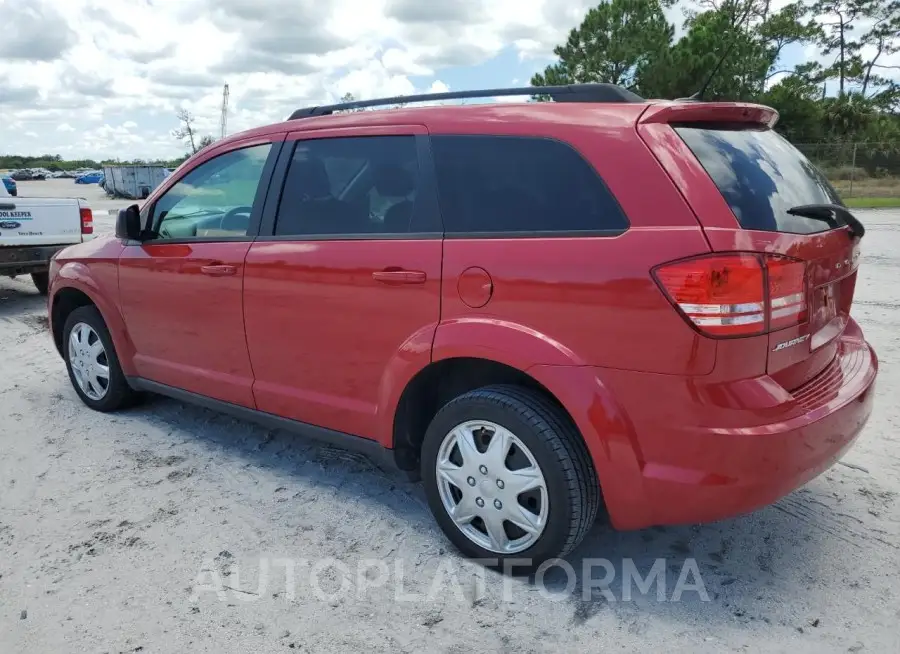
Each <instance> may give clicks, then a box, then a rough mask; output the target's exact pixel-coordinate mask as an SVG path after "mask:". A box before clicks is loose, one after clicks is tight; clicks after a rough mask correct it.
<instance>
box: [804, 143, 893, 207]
mask: <svg viewBox="0 0 900 654" xmlns="http://www.w3.org/2000/svg"><path fill="white" fill-rule="evenodd" d="M795 145H796V146H797V148H799V149H800V151H801V152H803V154H805V155H806V156H807V157H808V158H809V160H810V161H812V162H813V163H814V164H815V165H816V166H818V167H819V168H820V169H821V170H822V172H824V173H825V175H826V177H828V179H829V180H830V181H831V183H832V184H833V185H834V187H835V188H836V189H837V191H838V193H840V194H841V197H843V198H900V142H895V143H798V144H795Z"/></svg>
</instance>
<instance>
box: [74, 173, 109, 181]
mask: <svg viewBox="0 0 900 654" xmlns="http://www.w3.org/2000/svg"><path fill="white" fill-rule="evenodd" d="M102 179H103V173H102V172H99V171H92V172H89V173H85V174H83V175H80V176H79V177H76V178H75V183H76V184H99V183H100V181H101V180H102Z"/></svg>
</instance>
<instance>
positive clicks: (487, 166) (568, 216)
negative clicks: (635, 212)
mask: <svg viewBox="0 0 900 654" xmlns="http://www.w3.org/2000/svg"><path fill="white" fill-rule="evenodd" d="M431 142H432V149H433V151H434V162H435V169H436V173H437V183H438V194H439V196H440V203H441V214H442V216H443V219H444V228H445V230H446V232H447V234H459V235H466V234H471V235H473V236H477V235H481V236H487V235H498V236H502V235H505V234H510V235H515V234H519V235H532V234H534V235H537V234H541V235H547V234H551V233H558V234H577V233H582V234H591V235H612V234H618V233H621V232H622V231H624V230H625V229H627V227H628V219H627V218H626V217H625V214H624V213H623V212H622V209H621V207H619V204H618V202H617V201H616V199H615V198H614V197H613V195H612V193H611V192H610V191H609V189H608V188H607V187H606V185H605V184H604V183H603V181H602V180H601V179H600V177H599V176H598V175H597V173H596V171H595V170H594V169H593V167H591V165H590V164H589V163H588V162H587V161H585V160H584V159H583V158H582V157H581V155H580V154H578V152H576V151H575V150H574V149H573V148H572V147H571V146H569V145H567V144H565V143H562V142H560V141H555V140H552V139H546V138H531V137H518V136H475V135H471V136H469V135H466V136H449V135H447V136H433V137H432V139H431Z"/></svg>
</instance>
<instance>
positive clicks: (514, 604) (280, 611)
mask: <svg viewBox="0 0 900 654" xmlns="http://www.w3.org/2000/svg"><path fill="white" fill-rule="evenodd" d="M73 188H74V189H77V190H78V192H77V193H76V192H75V191H74V190H71V189H73ZM20 189H21V191H20V192H21V195H22V196H27V195H29V194H30V193H32V189H34V190H35V191H39V192H42V193H44V194H50V193H58V194H62V195H66V194H71V195H83V196H86V197H88V198H89V199H91V200H92V201H93V204H94V208H95V215H96V217H95V220H96V223H97V225H98V229H99V230H108V229H111V227H112V217H111V216H106V217H104V216H103V215H102V213H103V212H104V211H105V210H106V209H115V208H118V207H120V206H123V204H127V203H122V202H109V201H102V202H97V200H98V199H99V198H100V195H99V194H98V192H97V189H96V188H95V187H76V186H74V185H73V184H72V182H71V181H69V180H61V181H50V182H33V183H28V182H24V183H21V184H20ZM57 189H58V190H57ZM91 194H93V195H94V197H90V196H91ZM858 215H859V217H860V218H861V219H862V220H863V221H864V222H865V223H866V225H867V228H868V230H869V231H868V234H867V236H866V238H865V241H864V246H863V255H864V260H863V266H862V271H861V276H860V282H859V284H858V287H857V295H856V302H855V307H854V313H855V315H856V317H857V319H858V320H859V321H860V322H861V323H862V326H863V329H864V330H865V331H866V334H867V336H868V337H869V339H870V340H871V341H872V342H873V343H874V345H875V347H876V349H877V351H878V354H879V355H880V358H881V366H882V367H881V376H880V380H879V386H878V389H877V393H878V399H877V402H876V408H875V414H874V416H873V417H872V419H871V421H870V422H869V425H868V427H867V428H866V430H865V433H864V434H863V437H862V438H861V440H860V441H859V443H858V445H857V446H856V447H855V448H854V449H853V450H851V451H850V453H849V454H848V455H847V456H846V458H845V459H844V460H843V461H842V462H841V463H840V464H839V465H836V466H835V467H834V468H833V469H832V470H830V471H829V472H827V473H826V474H825V475H823V476H822V477H820V478H818V479H816V480H814V481H813V482H811V483H810V484H809V485H808V486H807V487H805V488H803V489H801V490H799V491H798V492H796V493H794V494H793V495H791V496H789V497H787V498H785V499H784V500H782V501H781V502H779V503H778V504H776V505H774V506H772V507H770V508H767V509H765V510H762V511H759V512H757V513H755V514H753V515H749V516H745V517H741V518H738V519H734V520H729V521H724V522H720V523H716V524H712V525H705V526H696V527H673V528H658V529H649V530H646V531H643V532H635V533H615V532H612V531H610V530H609V529H608V528H606V527H605V526H604V525H602V524H601V523H598V524H597V525H596V526H595V528H594V530H593V531H592V532H591V534H590V535H589V537H588V538H587V539H586V541H585V542H584V544H583V545H582V546H581V547H580V548H579V549H578V551H577V552H576V553H575V554H574V555H573V556H571V557H569V559H568V560H569V562H570V563H571V565H572V568H573V569H574V570H575V571H576V572H575V575H574V577H573V578H572V579H571V582H570V584H569V588H568V590H567V589H566V584H567V581H569V580H568V576H567V573H566V572H565V571H564V570H563V569H561V568H556V569H553V570H552V571H551V572H549V573H548V574H547V575H546V577H545V578H544V584H539V583H537V582H536V581H535V580H528V579H521V578H519V579H513V580H508V579H506V580H504V578H503V577H501V576H498V575H496V574H494V573H490V572H488V573H484V572H483V571H482V572H481V576H479V574H478V572H479V570H480V569H478V568H475V567H473V566H471V565H470V564H469V563H467V562H465V561H463V560H462V559H461V558H459V557H458V556H456V554H455V552H454V551H453V550H451V548H450V546H449V544H448V543H447V542H446V541H445V539H444V538H443V536H442V535H441V534H440V532H439V531H438V528H437V527H436V525H435V524H434V523H433V521H432V518H431V516H430V514H429V512H428V509H427V507H426V504H425V500H424V496H423V493H422V491H421V488H420V487H419V486H418V485H415V484H411V483H409V482H408V481H406V480H404V479H401V478H398V477H393V476H391V475H389V474H387V473H384V472H382V471H381V470H379V469H378V468H376V467H374V466H373V465H372V464H371V463H369V462H368V461H367V460H366V459H364V458H359V457H357V456H355V455H351V454H348V453H345V452H342V451H340V450H336V449H333V448H330V447H323V446H319V445H316V444H314V443H309V442H303V441H301V440H298V439H297V438H296V437H293V436H290V435H286V434H284V433H281V432H274V431H267V430H264V429H260V428H258V427H255V426H253V425H250V424H247V423H243V422H240V421H236V420H232V419H230V418H227V417H223V416H220V415H217V414H215V413H212V412H208V411H205V410H202V409H197V408H193V407H190V406H186V405H183V404H180V403H178V402H174V401H170V400H166V399H162V398H155V399H151V400H149V401H148V402H146V403H145V404H143V405H142V406H140V407H139V408H136V409H133V410H130V411H128V412H125V413H122V414H118V415H100V414H97V413H92V412H90V411H89V410H88V409H86V408H85V407H84V406H83V405H82V404H81V403H80V402H79V401H78V399H77V397H76V395H75V393H74V391H73V390H72V389H71V387H70V385H69V382H68V379H67V377H66V374H65V370H64V366H63V363H62V361H61V360H60V358H59V356H58V355H57V353H56V352H55V350H54V349H53V347H52V345H51V342H50V339H49V337H48V334H47V330H46V328H47V323H46V318H45V314H46V311H45V305H44V301H43V299H42V298H40V297H39V296H38V295H37V294H36V292H35V290H34V288H33V286H32V285H31V283H30V280H28V278H27V277H22V278H18V279H16V280H13V281H10V280H7V279H5V278H3V279H0V334H2V343H3V349H2V354H0V371H2V375H0V427H2V429H0V452H2V454H0V652H4V653H6V652H23V653H24V652H28V653H37V652H76V651H78V652H82V651H83V652H110V653H112V652H144V653H150V652H154V653H155V652H279V651H285V652H289V651H302V652H352V651H366V652H459V653H462V652H466V651H501V652H544V651H566V652H576V651H601V650H609V649H616V650H622V651H634V650H637V649H638V648H649V651H654V650H655V651H690V652H721V651H772V652H788V651H790V652H807V651H808V652H823V651H824V652H832V651H833V652H898V651H900V628H898V627H897V624H898V620H900V597H898V595H900V593H898V590H897V588H898V587H897V580H898V579H900V503H898V493H900V441H898V431H897V427H898V426H900V410H898V407H897V399H896V398H897V397H898V389H900V335H898V333H897V326H898V325H900V284H898V281H900V212H896V211H895V212H889V211H869V212H863V211H860V212H859V214H858ZM892 397H893V398H894V400H891V398H892ZM596 558H603V559H606V560H608V562H609V565H610V566H611V569H612V571H613V572H614V574H615V577H614V578H613V580H612V581H611V583H610V584H609V586H608V588H607V589H606V592H604V590H603V589H602V588H599V587H595V588H591V583H590V582H589V580H588V579H587V578H586V577H585V575H584V569H583V568H584V566H583V562H584V561H585V560H586V559H596ZM624 559H631V560H632V562H633V565H634V566H635V567H636V569H637V570H638V572H639V573H640V574H641V575H643V576H647V574H648V573H649V572H650V571H651V570H652V566H653V565H654V563H655V561H656V560H657V559H665V566H666V567H665V573H664V576H663V577H662V579H663V580H664V581H665V584H666V587H665V589H664V592H662V593H659V591H660V584H656V585H654V586H653V587H652V588H650V589H649V591H648V592H643V593H642V592H640V591H639V590H638V589H636V588H631V587H630V585H628V584H623V582H622V578H623V570H624V569H625V566H627V565H629V564H628V563H626V562H624ZM285 560H288V561H291V562H293V565H294V566H295V568H294V580H293V583H288V581H287V576H288V575H287V572H286V570H287V569H288V567H289V565H290V564H287V563H285ZM685 564H687V566H688V567H685ZM694 564H696V566H697V567H696V570H697V571H698V572H699V577H700V579H701V581H702V586H703V589H704V590H705V595H706V596H707V598H708V601H704V598H703V597H702V595H703V594H702V593H700V592H696V591H691V590H685V592H684V593H683V594H681V597H680V601H671V600H672V599H673V596H675V595H676V593H677V591H676V588H677V582H678V580H679V576H680V575H681V574H682V573H683V571H685V570H688V569H689V566H691V565H694ZM267 565H268V566H269V568H268V574H266V570H267V568H266V566H267ZM605 573H606V576H607V578H609V574H608V571H606V570H605V569H604V568H602V567H600V566H596V567H595V568H594V571H593V577H594V578H601V577H603V576H604V574H605ZM690 579H691V580H692V581H695V579H693V577H691V578H690ZM316 584H318V585H316ZM342 585H343V589H344V591H343V592H341V587H342ZM626 589H628V590H631V597H630V599H629V598H628V597H627V591H626ZM216 590H218V591H219V592H216ZM658 593H659V594H660V595H662V597H663V598H664V599H665V600H667V601H658V600H659V595H658Z"/></svg>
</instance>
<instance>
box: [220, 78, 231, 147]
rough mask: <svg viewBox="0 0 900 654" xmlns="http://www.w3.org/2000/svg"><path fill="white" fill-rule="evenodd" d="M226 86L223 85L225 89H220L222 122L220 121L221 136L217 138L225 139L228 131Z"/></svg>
mask: <svg viewBox="0 0 900 654" xmlns="http://www.w3.org/2000/svg"><path fill="white" fill-rule="evenodd" d="M228 95H229V93H228V84H226V85H225V88H223V89H222V121H221V128H222V129H221V132H222V133H221V134H220V136H219V138H225V134H226V132H227V129H228Z"/></svg>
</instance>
